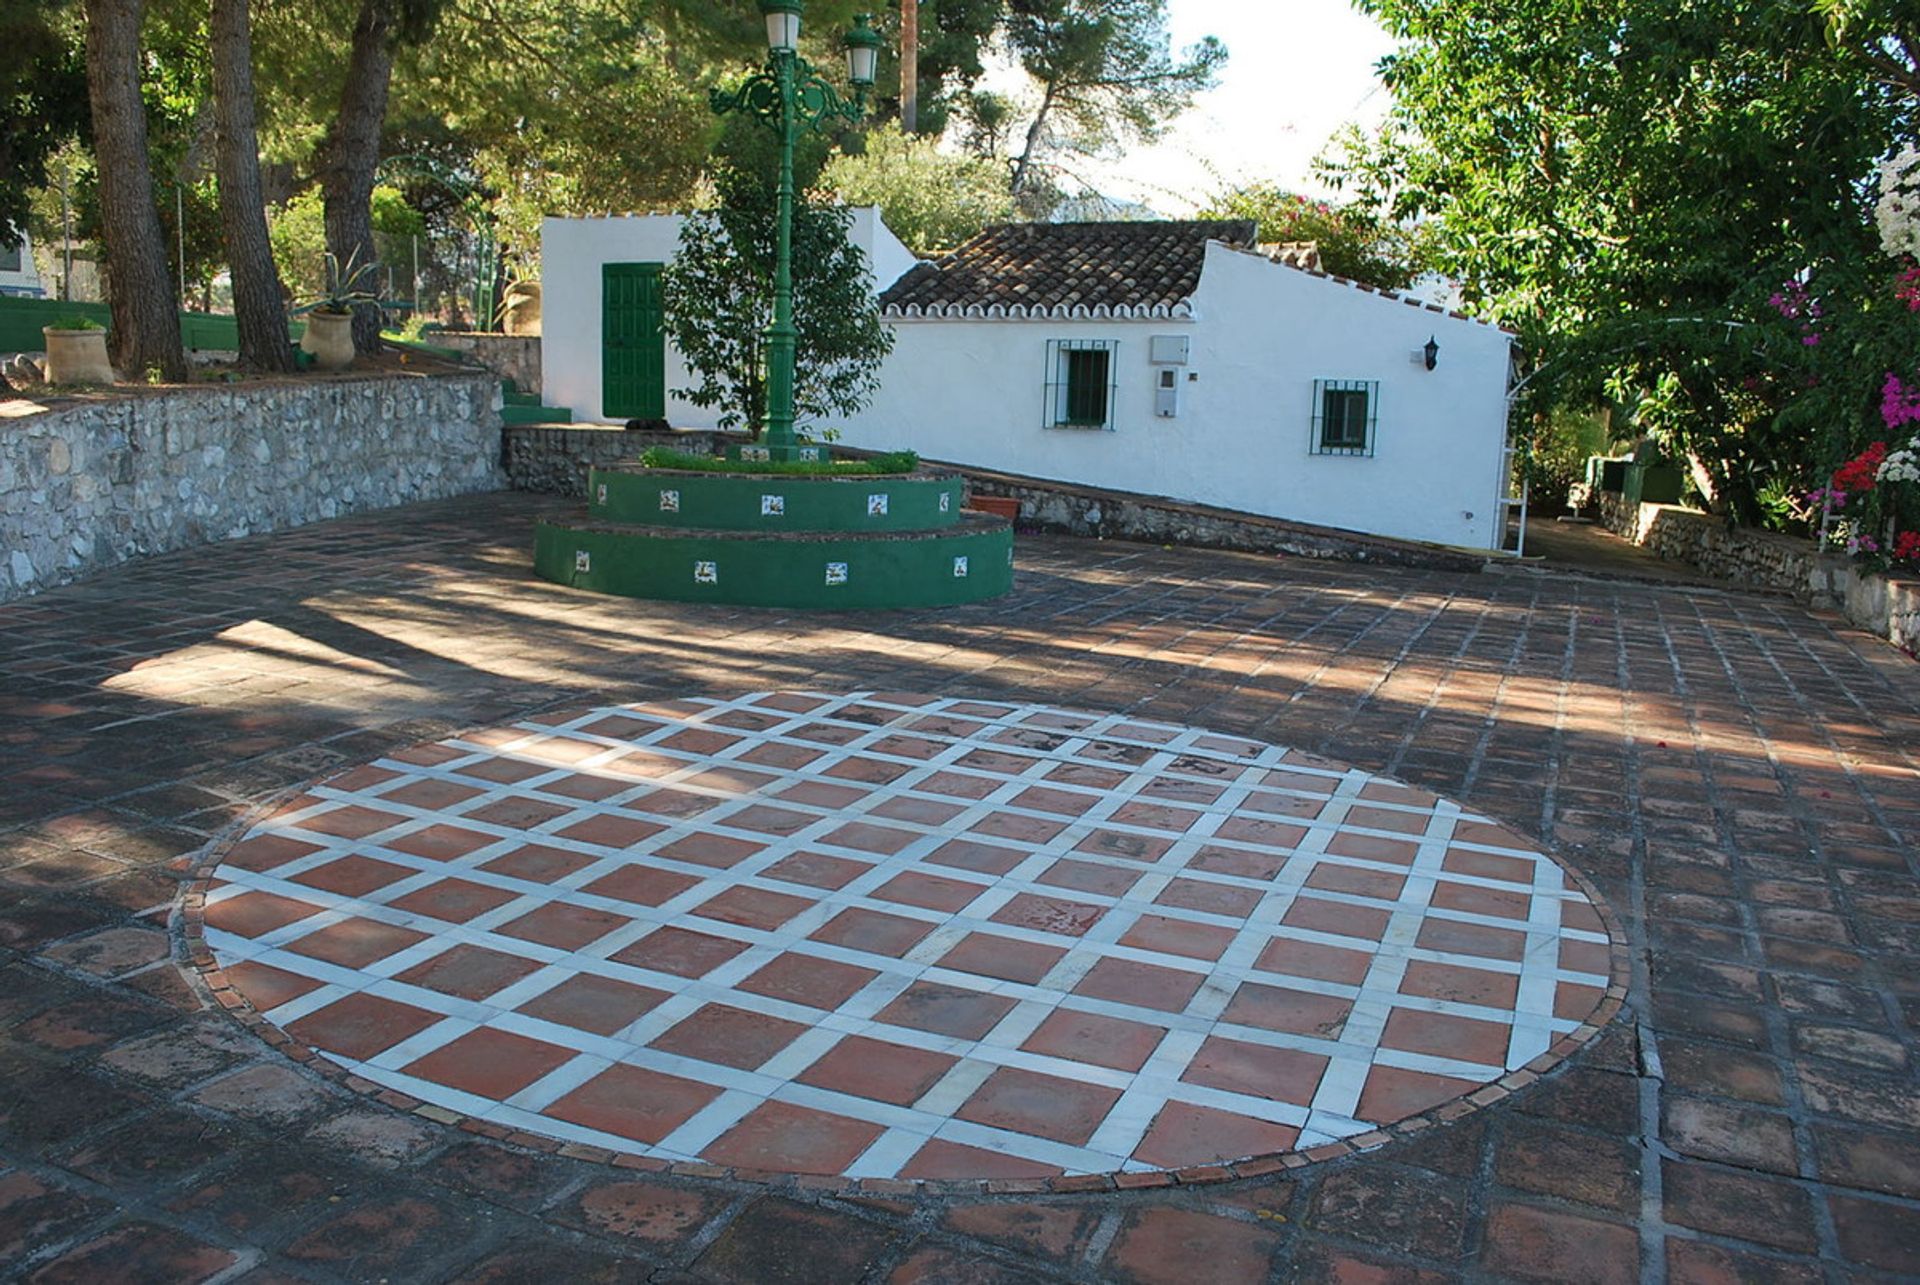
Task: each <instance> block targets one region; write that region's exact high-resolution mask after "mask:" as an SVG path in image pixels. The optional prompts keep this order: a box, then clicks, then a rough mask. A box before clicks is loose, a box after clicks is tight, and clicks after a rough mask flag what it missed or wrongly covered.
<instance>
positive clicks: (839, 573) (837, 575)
mask: <svg viewBox="0 0 1920 1285" xmlns="http://www.w3.org/2000/svg"><path fill="white" fill-rule="evenodd" d="M846 582H847V564H846V563H844V562H829V563H828V564H827V583H828V584H845V583H846Z"/></svg>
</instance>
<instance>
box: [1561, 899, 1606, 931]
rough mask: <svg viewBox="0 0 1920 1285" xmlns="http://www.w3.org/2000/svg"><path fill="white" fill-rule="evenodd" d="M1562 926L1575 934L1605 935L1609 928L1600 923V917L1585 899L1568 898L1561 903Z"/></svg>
mask: <svg viewBox="0 0 1920 1285" xmlns="http://www.w3.org/2000/svg"><path fill="white" fill-rule="evenodd" d="M1560 926H1561V927H1562V928H1570V929H1572V930H1573V931H1575V932H1585V933H1604V932H1605V931H1607V926H1606V925H1605V924H1604V923H1602V922H1601V921H1600V916H1599V915H1598V914H1596V913H1595V912H1594V909H1593V907H1592V906H1590V905H1588V904H1587V902H1586V900H1585V899H1584V898H1580V899H1578V900H1576V899H1573V898H1568V899H1566V900H1563V901H1562V902H1561V903H1560Z"/></svg>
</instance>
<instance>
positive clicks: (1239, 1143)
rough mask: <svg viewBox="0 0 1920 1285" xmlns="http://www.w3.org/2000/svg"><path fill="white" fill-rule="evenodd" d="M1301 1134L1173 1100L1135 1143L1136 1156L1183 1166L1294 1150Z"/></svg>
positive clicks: (1165, 1166) (1157, 1163) (1164, 1165)
mask: <svg viewBox="0 0 1920 1285" xmlns="http://www.w3.org/2000/svg"><path fill="white" fill-rule="evenodd" d="M1299 1137H1300V1130H1298V1129H1296V1128H1294V1127H1293V1126H1292V1125H1286V1124H1275V1123H1273V1122H1272V1121H1270V1120H1256V1119H1254V1118H1253V1117H1251V1116H1244V1115H1236V1114H1234V1113H1232V1112H1229V1111H1218V1110H1215V1109H1214V1108H1212V1107H1201V1106H1194V1105H1192V1104H1191V1103H1187V1102H1169V1103H1167V1104H1166V1105H1165V1106H1163V1107H1161V1108H1160V1114H1159V1115H1157V1116H1155V1117H1154V1119H1153V1125H1152V1127H1150V1128H1149V1129H1148V1130H1147V1136H1146V1137H1144V1138H1142V1139H1141V1140H1140V1145H1139V1146H1138V1147H1135V1148H1134V1151H1133V1158H1134V1159H1135V1160H1138V1161H1139V1162H1140V1163H1142V1164H1149V1165H1154V1166H1156V1167H1157V1168H1161V1169H1183V1168H1186V1167H1187V1166H1189V1165H1211V1164H1218V1163H1220V1162H1221V1161H1224V1160H1244V1159H1246V1158H1247V1157H1249V1156H1270V1155H1273V1154H1275V1153H1276V1152H1281V1151H1290V1150H1292V1149H1293V1144H1294V1142H1295V1141H1296V1140H1297V1139H1298V1138H1299Z"/></svg>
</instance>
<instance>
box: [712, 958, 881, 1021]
mask: <svg viewBox="0 0 1920 1285" xmlns="http://www.w3.org/2000/svg"><path fill="white" fill-rule="evenodd" d="M879 975H880V974H879V973H878V972H876V971H874V970H873V969H871V968H859V967H856V966H854V965H853V964H842V963H840V962H838V961H837V960H832V959H819V958H817V957H815V956H813V955H801V954H797V953H795V952H793V951H788V952H787V953H786V954H784V955H781V956H779V957H778V958H776V959H775V960H773V961H772V962H771V963H769V964H767V965H766V966H765V967H764V968H762V969H760V971H759V972H757V973H754V974H753V975H752V976H750V977H748V978H746V979H745V980H744V981H742V982H740V983H739V988H740V989H741V990H743V991H752V992H753V993H754V994H756V995H766V996H770V997H771V998H773V999H784V1000H786V1001H788V1002H789V1003H793V1004H805V1005H806V1006H807V1007H809V1008H821V1009H827V1010H833V1009H837V1008H839V1007H840V1006H841V1005H842V1004H844V1003H846V1002H847V1000H848V998H850V997H851V996H852V995H853V994H855V993H856V992H857V991H859V990H860V988H861V987H863V986H865V985H866V984H867V983H868V982H870V981H872V980H873V979H874V978H876V977H878V976H879Z"/></svg>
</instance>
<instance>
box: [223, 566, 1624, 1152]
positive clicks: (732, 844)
mask: <svg viewBox="0 0 1920 1285" xmlns="http://www.w3.org/2000/svg"><path fill="white" fill-rule="evenodd" d="M701 565H702V566H704V567H706V568H707V570H708V572H709V573H711V572H712V571H713V567H712V564H710V563H706V564H701ZM831 574H832V572H831V567H830V569H829V575H831ZM200 922H201V924H202V925H203V928H204V933H205V937H206V941H207V944H208V946H209V948H210V949H211V951H212V952H213V955H214V957H215V959H216V961H217V963H218V965H219V966H220V967H221V968H222V969H223V970H225V975H226V976H227V977H228V978H229V979H231V982H232V984H233V985H234V986H235V987H237V988H238V989H239V991H240V992H241V993H242V994H243V995H245V996H247V997H248V998H250V999H251V1000H252V1002H253V1003H254V1005H255V1006H256V1007H258V1008H259V1009H260V1010H261V1011H263V1012H264V1013H265V1015H266V1017H267V1019H268V1020H269V1021H270V1022H272V1023H273V1024H274V1025H275V1026H277V1027H279V1028H281V1029H283V1030H285V1031H287V1032H288V1033H289V1034H290V1035H291V1037H292V1038H293V1039H294V1040H296V1041H298V1042H300V1043H302V1044H304V1045H306V1046H308V1047H310V1048H313V1049H314V1050H316V1051H317V1052H318V1053H319V1054H320V1055H321V1056H322V1057H324V1058H326V1059H329V1060H330V1061H332V1062H334V1063H337V1064H339V1065H340V1066H341V1067H344V1068H346V1070H347V1071H349V1072H351V1073H352V1074H353V1075H356V1076H358V1077H360V1078H361V1079H363V1080H365V1081H368V1082H371V1083H373V1084H377V1085H380V1086H383V1087H385V1088H390V1089H394V1090H397V1091H399V1092H401V1093H403V1094H406V1095H408V1096H409V1097H412V1098H415V1099H418V1100H420V1101H423V1102H427V1103H431V1104H434V1105H436V1106H438V1107H441V1108H444V1109H446V1110H448V1111H452V1112H455V1113H458V1114H461V1115H465V1116H469V1117H474V1118H477V1119H480V1120H482V1121H485V1122H488V1123H490V1124H493V1125H498V1126H500V1127H502V1128H506V1129H514V1130H524V1131H527V1132H530V1133H534V1134H539V1135H543V1136H546V1137H550V1138H555V1139H560V1140H563V1141H566V1142H576V1143H583V1144H588V1145H592V1146H597V1147H604V1148H609V1149H612V1150H615V1151H620V1152H629V1153H638V1154H642V1155H646V1156H652V1157H656V1158H662V1159H667V1160H687V1161H702V1162H706V1163H711V1164H715V1165H723V1166H738V1167H743V1168H749V1169H757V1170H779V1171H789V1172H791V1171H799V1172H807V1173H825V1174H835V1175H841V1176H843V1177H854V1178H858V1177H874V1178H888V1177H904V1178H916V1177H925V1178H962V1179H964V1178H975V1179H977V1178H993V1177H1010V1176H1011V1177H1021V1176H1034V1175H1047V1174H1079V1173H1089V1172H1110V1171H1116V1170H1127V1171H1141V1170H1154V1169H1169V1168H1180V1167H1185V1166H1192V1165H1203V1164H1211V1163H1213V1162H1216V1161H1222V1160H1232V1159H1235V1158H1238V1157H1241V1156H1244V1155H1247V1154H1251V1153H1272V1152H1279V1151H1285V1150H1288V1149H1292V1148H1304V1147H1311V1146H1316V1145H1320V1144H1324V1143H1328V1142H1331V1141H1334V1140H1337V1139H1342V1138H1349V1137H1353V1136H1356V1135H1359V1134H1363V1133H1368V1132H1370V1131H1372V1130H1374V1129H1375V1128H1377V1127H1380V1126H1386V1125H1390V1124H1392V1123H1393V1122H1394V1121H1397V1120H1400V1119H1402V1118H1403V1117H1407V1116H1411V1115H1415V1114H1418V1113H1421V1112H1425V1111H1428V1110H1430V1109H1432V1108H1434V1107H1436V1106H1438V1105H1440V1104H1442V1103H1444V1102H1448V1101H1451V1100H1454V1099H1457V1098H1459V1097H1461V1096H1462V1095H1464V1094H1467V1093H1469V1092H1471V1091H1473V1090H1474V1089H1476V1088H1477V1087H1478V1086H1480V1085H1483V1084H1485V1083H1487V1082H1489V1081H1493V1080H1497V1079H1500V1078H1501V1077H1502V1076H1504V1075H1507V1074H1508V1073H1510V1072H1513V1071H1514V1070H1515V1069H1516V1068H1519V1067H1522V1066H1526V1065H1529V1064H1531V1065H1532V1066H1533V1067H1534V1069H1538V1067H1539V1066H1540V1065H1542V1063H1541V1062H1539V1061H1536V1059H1540V1058H1541V1057H1542V1055H1546V1054H1551V1055H1552V1056H1553V1057H1558V1056H1563V1055H1564V1054H1565V1052H1566V1051H1567V1050H1568V1049H1569V1048H1570V1047H1571V1040H1570V1037H1571V1036H1572V1034H1573V1033H1574V1032H1576V1031H1583V1032H1584V1031H1585V1030H1586V1029H1587V1028H1584V1027H1583V1026H1582V1023H1584V1022H1587V1021H1588V1019H1589V1018H1591V1017H1593V1016H1594V1014H1595V1012H1596V1009H1598V1008H1600V1007H1601V1005H1602V1001H1603V999H1604V1000H1605V1001H1606V1003H1608V1004H1617V998H1609V997H1608V987H1609V985H1610V983H1612V981H1613V979H1614V973H1615V970H1616V968H1618V967H1619V966H1620V965H1619V964H1618V963H1617V962H1616V960H1619V959H1623V958H1624V956H1622V955H1618V954H1617V953H1616V950H1615V947H1614V946H1613V943H1612V939H1611V937H1610V935H1609V933H1608V930H1607V926H1606V921H1605V920H1604V919H1603V917H1602V915H1601V914H1600V913H1599V911H1598V910H1597V909H1596V906H1595V904H1594V903H1593V902H1592V901H1591V900H1590V899H1589V897H1588V895H1587V894H1586V893H1585V892H1584V891H1583V890H1582V887H1581V886H1580V885H1579V884H1578V883H1577V881H1576V880H1575V879H1573V878H1571V877H1570V876H1569V874H1568V872H1567V871H1566V870H1565V869H1563V868H1562V867H1561V866H1560V865H1559V864H1558V863H1557V862H1555V861H1554V860H1552V859H1551V858H1549V857H1546V856H1544V855H1542V854H1541V853H1539V852H1538V851H1535V850H1534V849H1533V848H1532V847H1531V846H1530V845H1529V844H1528V843H1527V842H1526V841H1525V840H1523V839H1521V838H1520V837H1519V836H1517V835H1514V834H1512V833H1511V832H1509V831H1506V830H1504V829H1502V828H1500V827H1499V826H1497V825H1495V824H1493V823H1492V822H1490V821H1488V820H1487V819H1486V818H1483V817H1479V816H1475V815H1473V814H1471V813H1468V812H1465V811H1463V810H1462V809H1461V808H1460V807H1459V806H1458V805H1457V804H1454V803H1452V802H1449V801H1447V800H1444V799H1439V798H1436V797H1435V796H1433V795H1431V794H1428V793H1426V792H1424V791H1421V790H1417V789H1413V788H1410V787H1407V786H1404V785H1400V784H1397V783H1394V782H1391V781H1387V780H1384V779H1381V778H1377V777H1373V776H1370V775H1369V774H1367V773H1365V772H1362V771H1359V770H1357V769H1353V768H1348V767H1343V766H1342V765H1340V764H1336V763H1329V762H1326V761H1324V760H1321V759H1317V758H1313V757H1311V756H1308V755H1303V754H1300V753H1298V752H1295V751H1291V750H1288V749H1286V748H1284V747H1281V746H1277V745H1268V744H1262V743H1259V742H1256V741H1250V740H1246V739H1244V738H1240V737H1235V736H1223V735H1219V734H1216V733H1211V732H1208V731H1205V730H1203V729H1198V728H1191V727H1181V726H1176V725H1172V724H1166V723H1159V722H1155V721H1152V720H1148V719H1140V718H1132V717H1128V716H1126V715H1118V714H1099V713H1089V712H1082V711H1077V710H1068V709H1056V708H1051V707H1046V706H1036V705H1019V704H1012V703H1006V702H1000V701H984V700H968V699H953V698H938V697H926V696H915V695H908V694H901V693H853V694H839V695H825V694H818V693H805V692H778V693H758V694H752V695H747V696H742V697H738V698H736V699H732V700H708V699H695V700H675V701H661V702H656V703H648V704H639V705H632V706H621V707H614V708H602V709H594V710H589V711H585V712H575V713H565V714H558V715H548V716H541V717H540V718H539V719H538V720H535V721H528V722H523V723H518V724H514V725H511V726H506V727H497V728H492V729H487V730H484V731H480V732H475V733H472V734H469V735H466V736H463V737H456V738H453V739H450V740H446V741H442V742H439V743H437V744H433V745H426V746H416V747H413V748H411V749H408V750H403V751H400V752H398V753H396V754H393V755H391V756H389V757H388V758H385V759H382V760H379V761H378V762H377V764H375V765H374V768H373V770H366V769H357V770H355V771H353V772H349V773H347V774H345V775H342V776H339V777H336V778H334V779H333V780H332V781H331V782H322V783H321V784H319V785H316V786H314V787H313V788H311V789H310V790H309V791H308V792H307V793H305V794H303V795H301V796H300V797H298V798H295V799H294V800H293V801H291V802H290V803H288V804H287V805H285V806H284V807H283V808H282V809H281V810H280V811H279V812H278V813H277V814H275V815H273V816H272V817H271V818H269V819H267V820H265V821H263V822H261V823H259V824H257V825H255V826H254V827H253V828H252V829H251V830H250V831H248V832H247V833H246V834H245V835H244V836H243V837H242V838H241V839H240V840H239V842H238V843H237V844H235V845H234V846H232V847H231V848H230V849H229V850H228V851H227V852H226V854H225V857H224V862H223V864H221V865H220V866H219V867H218V868H217V869H216V870H215V871H214V872H213V874H212V876H211V878H210V880H209V883H208V890H207V892H206V898H205V909H204V911H203V913H202V915H201V919H200ZM1613 994H1614V996H1615V997H1617V995H1618V991H1617V990H1616V991H1615V992H1614V993H1613Z"/></svg>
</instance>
